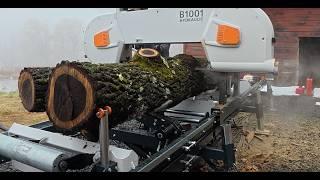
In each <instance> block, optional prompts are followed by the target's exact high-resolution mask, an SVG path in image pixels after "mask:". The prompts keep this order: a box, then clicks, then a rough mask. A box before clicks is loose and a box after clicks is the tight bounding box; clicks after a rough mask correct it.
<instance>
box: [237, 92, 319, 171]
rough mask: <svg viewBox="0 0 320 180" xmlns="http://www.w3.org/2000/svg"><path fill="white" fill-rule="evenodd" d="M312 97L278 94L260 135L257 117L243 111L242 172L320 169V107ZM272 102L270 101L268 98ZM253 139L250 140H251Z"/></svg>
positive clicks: (239, 155)
mask: <svg viewBox="0 0 320 180" xmlns="http://www.w3.org/2000/svg"><path fill="white" fill-rule="evenodd" d="M317 101H320V99H315V98H312V97H306V96H301V97H292V96H291V97H289V96H288V97H275V98H274V111H270V107H269V106H266V107H265V111H264V127H265V129H266V130H269V131H270V135H261V134H260V135H257V134H256V133H254V132H255V129H256V117H255V114H251V113H240V114H239V115H238V116H237V118H236V119H235V122H236V124H237V126H238V128H236V130H235V132H234V133H235V137H234V141H235V143H236V147H237V152H236V160H237V168H238V171H242V172H256V171H262V172H274V171H276V172H293V171H299V172H310V171H320V138H319V137H320V130H319V129H320V106H315V102H317ZM264 102H265V104H266V105H267V104H268V100H264ZM248 142H249V143H248Z"/></svg>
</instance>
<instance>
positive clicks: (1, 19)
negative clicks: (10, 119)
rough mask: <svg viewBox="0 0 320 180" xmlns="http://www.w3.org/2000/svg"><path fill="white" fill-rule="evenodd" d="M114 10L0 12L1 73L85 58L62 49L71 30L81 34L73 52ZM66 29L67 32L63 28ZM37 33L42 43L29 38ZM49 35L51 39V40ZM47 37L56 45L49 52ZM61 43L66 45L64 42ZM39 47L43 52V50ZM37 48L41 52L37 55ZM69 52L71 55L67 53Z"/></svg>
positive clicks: (175, 48)
mask: <svg viewBox="0 0 320 180" xmlns="http://www.w3.org/2000/svg"><path fill="white" fill-rule="evenodd" d="M115 11H116V9H115V8H2V9H0V23H1V28H0V39H1V41H0V70H1V69H4V68H9V67H12V66H18V65H21V66H36V65H39V66H46V65H47V64H48V65H50V66H52V65H54V64H56V63H58V62H60V61H61V60H62V59H61V58H74V59H76V58H78V57H79V56H80V55H83V53H82V52H78V53H74V52H71V51H68V50H67V48H65V49H63V47H62V46H71V45H70V42H69V41H70V40H68V37H69V35H70V34H71V33H72V32H70V31H71V30H70V27H73V32H75V31H76V32H75V33H76V34H77V35H78V36H76V38H78V39H79V42H78V43H77V44H78V45H75V48H77V49H76V50H74V49H73V51H78V50H79V49H80V46H81V47H82V42H83V39H82V38H83V30H84V28H85V27H86V25H87V24H88V23H89V22H90V20H92V19H93V18H94V17H96V16H97V15H100V14H103V13H110V12H115ZM30 21H32V23H29V22H30ZM68 23H69V26H68ZM79 24H80V25H79ZM58 27H59V28H58ZM64 27H65V28H66V29H63V28H64ZM57 29H58V30H57ZM71 29H72V28H71ZM37 31H39V32H38V33H39V34H40V35H42V36H44V37H41V38H42V40H41V39H39V38H38V37H35V38H34V37H26V36H31V35H34V34H36V33H37ZM40 31H42V32H40ZM58 31H59V32H58ZM67 31H69V32H67ZM32 33H33V34H32ZM41 33H42V34H41ZM58 33H60V34H61V33H62V34H63V33H65V34H64V39H63V40H61V39H60V40H59V41H58V40H57V42H55V41H56V39H57V38H59V35H57V34H58ZM67 33H69V34H67ZM40 35H39V36H40ZM34 36H36V35H34ZM46 36H48V38H47V37H46ZM57 36H58V37H57ZM61 36H63V35H61ZM46 38H47V39H50V38H51V39H50V41H51V43H53V45H50V50H49V48H47V49H46V47H44V46H43V45H41V43H43V42H42V41H44V40H43V39H46ZM74 38H75V37H74ZM62 41H65V42H64V43H62ZM74 42H76V41H74ZM59 43H60V44H59ZM57 44H58V45H57ZM61 44H62V45H61ZM45 45H47V44H45ZM32 46H34V47H32ZM78 46H79V47H78ZM39 47H41V48H42V49H41V50H40V48H39ZM32 48H33V49H32ZM55 48H56V49H55ZM59 48H60V49H61V50H64V52H61V53H60V51H59ZM38 49H39V51H40V52H37V50H38ZM47 50H48V52H47ZM79 51H80V50H79ZM170 51H171V54H172V52H173V53H174V54H175V53H176V52H180V51H181V46H179V47H175V46H174V47H173V48H172V49H171V50H170ZM69 52H70V54H68V53H69ZM46 53H47V54H46ZM53 53H54V54H53ZM41 54H42V55H41ZM75 54H76V55H75ZM49 56H50V57H49ZM46 57H48V58H46Z"/></svg>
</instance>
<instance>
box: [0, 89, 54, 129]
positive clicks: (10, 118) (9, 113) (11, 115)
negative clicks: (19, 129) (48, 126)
mask: <svg viewBox="0 0 320 180" xmlns="http://www.w3.org/2000/svg"><path fill="white" fill-rule="evenodd" d="M47 119H48V117H47V115H46V113H31V112H28V111H27V110H25V109H24V107H23V105H22V103H21V100H20V97H19V93H18V92H17V91H15V92H9V93H6V92H0V123H2V124H4V125H5V126H7V127H10V126H11V125H12V124H13V123H14V122H16V123H19V124H24V125H32V124H35V123H38V122H41V121H44V120H47Z"/></svg>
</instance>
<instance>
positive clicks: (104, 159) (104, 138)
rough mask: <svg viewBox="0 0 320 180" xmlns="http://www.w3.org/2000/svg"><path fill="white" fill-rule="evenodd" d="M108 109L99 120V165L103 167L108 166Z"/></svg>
mask: <svg viewBox="0 0 320 180" xmlns="http://www.w3.org/2000/svg"><path fill="white" fill-rule="evenodd" d="M108 124H109V123H108V111H106V115H105V116H104V117H103V118H102V119H101V122H100V133H99V141H100V153H101V156H100V157H101V165H102V167H104V168H106V169H107V168H109V125H108Z"/></svg>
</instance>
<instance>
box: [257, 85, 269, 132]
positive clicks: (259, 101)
mask: <svg viewBox="0 0 320 180" xmlns="http://www.w3.org/2000/svg"><path fill="white" fill-rule="evenodd" d="M256 98H257V101H256V117H257V130H256V132H257V133H264V134H269V133H270V131H269V130H266V129H265V128H264V116H263V106H262V99H261V92H260V91H259V90H258V91H257V92H256Z"/></svg>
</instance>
